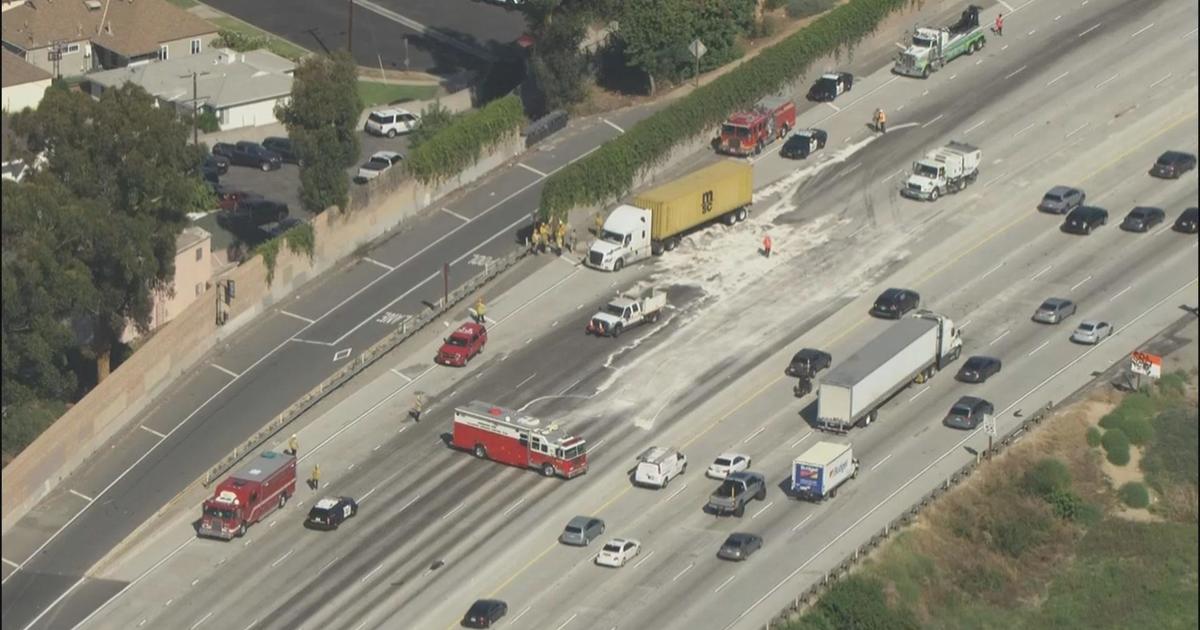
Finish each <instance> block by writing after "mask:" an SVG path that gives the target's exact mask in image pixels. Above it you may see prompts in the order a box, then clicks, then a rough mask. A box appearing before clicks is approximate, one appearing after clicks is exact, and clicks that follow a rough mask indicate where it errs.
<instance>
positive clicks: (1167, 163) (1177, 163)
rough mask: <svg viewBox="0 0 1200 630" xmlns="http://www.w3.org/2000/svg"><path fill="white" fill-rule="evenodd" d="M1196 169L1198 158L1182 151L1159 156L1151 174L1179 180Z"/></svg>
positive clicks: (1151, 169)
mask: <svg viewBox="0 0 1200 630" xmlns="http://www.w3.org/2000/svg"><path fill="white" fill-rule="evenodd" d="M1194 168H1196V156H1194V155H1192V154H1191V153H1184V152H1182V151H1167V152H1166V153H1163V154H1162V155H1160V156H1158V160H1156V161H1155V162H1154V166H1152V167H1150V174H1151V175H1153V176H1154V177H1161V178H1163V179H1179V178H1180V177H1181V176H1182V175H1183V174H1184V173H1186V172H1188V171H1190V170H1192V169H1194Z"/></svg>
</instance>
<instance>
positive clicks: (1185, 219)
mask: <svg viewBox="0 0 1200 630" xmlns="http://www.w3.org/2000/svg"><path fill="white" fill-rule="evenodd" d="M1197 230H1200V209H1198V208H1195V207H1192V208H1188V209H1187V210H1184V211H1183V214H1181V215H1179V218H1178V219H1175V231H1176V232H1183V233H1184V234H1195V233H1196V231H1197Z"/></svg>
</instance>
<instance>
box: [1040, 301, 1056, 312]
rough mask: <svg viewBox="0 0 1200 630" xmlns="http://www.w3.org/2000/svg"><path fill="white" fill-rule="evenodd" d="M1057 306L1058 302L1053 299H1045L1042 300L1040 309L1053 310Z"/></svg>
mask: <svg viewBox="0 0 1200 630" xmlns="http://www.w3.org/2000/svg"><path fill="white" fill-rule="evenodd" d="M1057 308H1058V302H1051V301H1049V300H1047V301H1045V302H1042V305H1041V307H1040V308H1039V310H1043V311H1053V310H1055V309H1057Z"/></svg>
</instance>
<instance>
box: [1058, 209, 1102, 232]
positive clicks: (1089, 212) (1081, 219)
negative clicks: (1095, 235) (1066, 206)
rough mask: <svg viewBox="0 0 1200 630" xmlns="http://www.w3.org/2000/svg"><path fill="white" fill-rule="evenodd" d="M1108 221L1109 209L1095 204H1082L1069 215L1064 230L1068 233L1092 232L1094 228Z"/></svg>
mask: <svg viewBox="0 0 1200 630" xmlns="http://www.w3.org/2000/svg"><path fill="white" fill-rule="evenodd" d="M1106 223H1108V210H1105V209H1103V208H1097V207H1095V206H1080V207H1078V208H1075V209H1074V210H1072V211H1071V213H1070V214H1068V215H1067V220H1066V221H1063V224H1062V231H1064V232H1067V233H1068V234H1091V233H1092V230H1095V229H1096V228H1098V227H1100V226H1102V225H1104V224H1106Z"/></svg>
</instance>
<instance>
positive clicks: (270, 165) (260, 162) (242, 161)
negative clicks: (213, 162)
mask: <svg viewBox="0 0 1200 630" xmlns="http://www.w3.org/2000/svg"><path fill="white" fill-rule="evenodd" d="M212 152H213V155H218V156H221V157H223V158H226V159H228V160H229V163H230V164H232V165H234V166H250V167H253V168H258V169H262V170H263V171H273V170H276V169H278V168H279V167H280V166H282V165H283V160H281V159H280V158H279V154H278V153H276V152H274V151H271V150H269V149H267V148H266V147H264V146H262V145H261V144H258V143H257V142H246V141H244V140H243V141H241V142H238V143H237V144H230V143H228V142H218V143H216V144H214V145H213V148H212Z"/></svg>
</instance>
